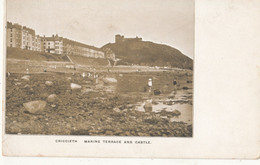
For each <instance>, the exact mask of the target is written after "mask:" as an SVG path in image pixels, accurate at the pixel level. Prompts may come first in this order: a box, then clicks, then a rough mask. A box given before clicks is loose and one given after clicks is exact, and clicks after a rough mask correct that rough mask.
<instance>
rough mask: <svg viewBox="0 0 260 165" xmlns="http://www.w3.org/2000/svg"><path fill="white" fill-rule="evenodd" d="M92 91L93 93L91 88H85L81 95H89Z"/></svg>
mask: <svg viewBox="0 0 260 165" xmlns="http://www.w3.org/2000/svg"><path fill="white" fill-rule="evenodd" d="M92 91H93V89H91V88H85V87H83V88H82V89H81V93H82V94H85V93H89V92H92Z"/></svg>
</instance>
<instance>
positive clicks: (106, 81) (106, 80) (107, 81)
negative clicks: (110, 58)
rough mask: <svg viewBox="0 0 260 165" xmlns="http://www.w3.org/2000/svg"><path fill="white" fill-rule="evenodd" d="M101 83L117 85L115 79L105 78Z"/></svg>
mask: <svg viewBox="0 0 260 165" xmlns="http://www.w3.org/2000/svg"><path fill="white" fill-rule="evenodd" d="M103 82H104V83H105V84H110V83H117V79H115V78H113V77H106V78H103Z"/></svg>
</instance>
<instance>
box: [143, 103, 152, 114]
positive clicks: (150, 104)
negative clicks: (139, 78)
mask: <svg viewBox="0 0 260 165" xmlns="http://www.w3.org/2000/svg"><path fill="white" fill-rule="evenodd" d="M144 109H145V111H146V112H152V110H153V106H152V101H150V100H148V101H146V102H145V104H144Z"/></svg>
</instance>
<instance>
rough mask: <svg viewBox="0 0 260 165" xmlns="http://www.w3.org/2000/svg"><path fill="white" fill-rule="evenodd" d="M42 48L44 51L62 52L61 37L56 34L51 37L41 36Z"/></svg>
mask: <svg viewBox="0 0 260 165" xmlns="http://www.w3.org/2000/svg"><path fill="white" fill-rule="evenodd" d="M42 45H43V48H42V50H43V51H44V52H46V53H53V54H62V53H63V38H62V37H59V36H58V35H57V34H56V35H55V36H54V35H52V37H45V36H43V37H42Z"/></svg>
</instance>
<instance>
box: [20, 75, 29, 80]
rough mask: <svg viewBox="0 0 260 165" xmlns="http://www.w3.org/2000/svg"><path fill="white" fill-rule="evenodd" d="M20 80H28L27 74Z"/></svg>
mask: <svg viewBox="0 0 260 165" xmlns="http://www.w3.org/2000/svg"><path fill="white" fill-rule="evenodd" d="M21 79H22V80H26V81H29V80H30V76H29V75H25V76H23V77H22V78H21Z"/></svg>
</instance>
